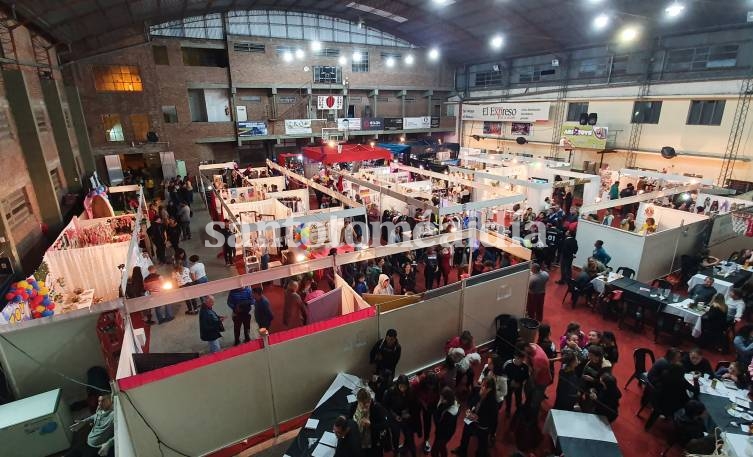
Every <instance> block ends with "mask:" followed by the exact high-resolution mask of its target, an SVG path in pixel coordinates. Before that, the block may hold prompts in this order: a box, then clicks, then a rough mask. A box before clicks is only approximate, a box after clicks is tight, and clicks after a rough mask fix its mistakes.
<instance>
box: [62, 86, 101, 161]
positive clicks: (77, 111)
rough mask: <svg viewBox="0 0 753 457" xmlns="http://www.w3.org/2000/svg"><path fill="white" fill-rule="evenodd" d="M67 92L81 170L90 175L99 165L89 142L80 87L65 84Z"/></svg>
mask: <svg viewBox="0 0 753 457" xmlns="http://www.w3.org/2000/svg"><path fill="white" fill-rule="evenodd" d="M65 93H66V97H65V98H66V99H67V100H68V108H69V109H70V112H71V122H72V123H73V131H74V132H76V142H77V143H78V153H79V155H80V157H81V166H82V167H83V170H81V171H82V173H84V174H85V175H89V174H91V173H94V172H95V171H96V170H97V166H96V162H95V161H94V153H92V146H91V143H89V132H88V130H87V129H86V120H85V118H84V110H83V108H82V107H81V98H80V97H79V95H78V88H76V86H65Z"/></svg>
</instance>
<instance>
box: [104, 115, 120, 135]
mask: <svg viewBox="0 0 753 457" xmlns="http://www.w3.org/2000/svg"><path fill="white" fill-rule="evenodd" d="M102 127H104V131H105V136H106V138H107V141H125V137H124V136H123V124H121V123H120V116H119V115H117V114H103V115H102Z"/></svg>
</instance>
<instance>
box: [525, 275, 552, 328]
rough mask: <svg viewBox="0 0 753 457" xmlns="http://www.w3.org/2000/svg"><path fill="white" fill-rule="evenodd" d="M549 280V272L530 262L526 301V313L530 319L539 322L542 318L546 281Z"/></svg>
mask: <svg viewBox="0 0 753 457" xmlns="http://www.w3.org/2000/svg"><path fill="white" fill-rule="evenodd" d="M547 281H549V273H547V272H546V271H541V266H540V265H539V264H538V263H534V264H531V277H530V278H529V279H528V302H527V305H526V314H528V317H530V318H532V319H536V320H537V321H539V322H541V321H543V320H544V297H545V295H546V283H547Z"/></svg>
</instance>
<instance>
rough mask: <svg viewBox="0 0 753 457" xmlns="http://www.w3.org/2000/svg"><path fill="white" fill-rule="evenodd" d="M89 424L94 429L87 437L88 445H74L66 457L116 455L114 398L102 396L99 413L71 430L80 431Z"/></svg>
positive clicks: (98, 408) (98, 406)
mask: <svg viewBox="0 0 753 457" xmlns="http://www.w3.org/2000/svg"><path fill="white" fill-rule="evenodd" d="M87 423H91V424H92V429H91V431H89V434H88V435H87V436H86V443H83V442H82V443H79V444H78V445H74V446H73V447H72V448H71V449H70V450H69V451H68V452H67V453H66V454H65V457H95V456H106V455H107V456H109V455H114V452H113V447H112V445H113V443H114V440H115V414H113V411H112V396H110V394H109V393H107V394H105V395H101V396H100V397H99V401H98V403H97V411H96V412H95V413H94V414H92V415H91V416H89V417H87V418H86V419H84V420H82V421H78V422H76V423H74V424H73V425H72V426H71V430H78V429H80V428H81V427H83V426H84V425H86V424H87Z"/></svg>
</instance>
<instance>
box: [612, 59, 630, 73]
mask: <svg viewBox="0 0 753 457" xmlns="http://www.w3.org/2000/svg"><path fill="white" fill-rule="evenodd" d="M629 60H630V58H629V57H628V56H614V57H613V58H612V76H622V75H626V74H627V70H628V61H629Z"/></svg>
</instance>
